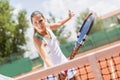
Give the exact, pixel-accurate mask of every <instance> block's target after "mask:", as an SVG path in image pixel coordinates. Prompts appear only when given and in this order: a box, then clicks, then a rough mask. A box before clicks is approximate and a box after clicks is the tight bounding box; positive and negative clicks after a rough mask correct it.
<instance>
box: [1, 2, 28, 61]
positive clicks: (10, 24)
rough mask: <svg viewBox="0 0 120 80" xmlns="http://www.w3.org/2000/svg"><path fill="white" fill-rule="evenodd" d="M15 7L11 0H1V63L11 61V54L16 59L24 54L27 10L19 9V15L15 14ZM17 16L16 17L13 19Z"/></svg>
mask: <svg viewBox="0 0 120 80" xmlns="http://www.w3.org/2000/svg"><path fill="white" fill-rule="evenodd" d="M13 10H14V8H13V7H12V6H10V4H9V0H0V63H4V62H5V61H6V59H7V61H10V60H11V59H10V58H9V57H10V56H11V55H14V54H19V55H18V56H12V57H13V58H14V59H17V58H18V59H19V58H21V57H22V56H23V53H24V51H25V50H24V49H23V48H22V46H24V45H25V44H26V40H25V31H26V29H27V28H28V20H27V19H26V11H25V10H21V11H19V13H18V15H17V16H15V15H13ZM15 17H17V18H16V19H13V18H15Z"/></svg>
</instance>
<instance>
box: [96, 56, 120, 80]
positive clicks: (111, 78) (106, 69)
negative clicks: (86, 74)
mask: <svg viewBox="0 0 120 80" xmlns="http://www.w3.org/2000/svg"><path fill="white" fill-rule="evenodd" d="M98 63H99V66H100V70H101V75H102V77H103V80H119V79H120V54H119V55H115V56H111V57H109V58H106V59H103V60H99V61H98Z"/></svg>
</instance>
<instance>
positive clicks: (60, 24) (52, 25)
mask: <svg viewBox="0 0 120 80" xmlns="http://www.w3.org/2000/svg"><path fill="white" fill-rule="evenodd" d="M73 16H74V14H73V12H71V11H70V10H69V11H68V17H66V18H65V19H63V20H61V21H59V22H58V23H54V24H51V25H50V28H51V29H52V30H55V29H57V28H59V27H60V26H62V25H63V24H65V23H66V22H67V21H69V20H70V19H71V18H72V17H73Z"/></svg>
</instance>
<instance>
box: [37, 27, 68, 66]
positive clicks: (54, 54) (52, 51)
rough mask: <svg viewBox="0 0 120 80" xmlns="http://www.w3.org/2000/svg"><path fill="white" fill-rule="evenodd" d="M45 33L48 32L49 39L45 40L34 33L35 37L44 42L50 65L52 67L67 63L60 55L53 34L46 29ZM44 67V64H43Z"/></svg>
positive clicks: (62, 55)
mask: <svg viewBox="0 0 120 80" xmlns="http://www.w3.org/2000/svg"><path fill="white" fill-rule="evenodd" d="M47 31H48V32H49V34H50V36H51V39H47V38H45V37H43V36H41V35H40V34H39V33H35V36H37V37H39V38H40V39H42V40H44V41H45V42H46V43H47V45H46V50H47V52H48V53H49V55H50V58H51V61H52V63H53V64H54V65H57V64H61V63H64V62H67V61H68V60H67V58H66V57H65V56H64V54H63V53H62V51H61V49H60V47H59V44H58V41H57V38H56V37H55V35H54V33H53V32H52V31H51V30H50V29H48V28H47ZM44 67H46V66H45V64H44Z"/></svg>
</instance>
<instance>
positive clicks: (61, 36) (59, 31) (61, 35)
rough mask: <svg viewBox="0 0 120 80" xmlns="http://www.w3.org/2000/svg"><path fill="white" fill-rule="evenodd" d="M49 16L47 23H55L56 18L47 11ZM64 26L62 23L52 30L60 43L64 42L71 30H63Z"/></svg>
mask: <svg viewBox="0 0 120 80" xmlns="http://www.w3.org/2000/svg"><path fill="white" fill-rule="evenodd" d="M49 16H50V19H49V20H47V21H48V23H56V18H55V17H54V16H53V15H52V14H51V13H49ZM65 27H66V26H65V25H63V26H62V27H60V28H59V29H57V30H54V31H53V32H54V34H55V35H56V37H57V39H58V41H59V42H60V44H64V43H66V42H67V39H68V38H69V37H70V36H71V32H69V31H65Z"/></svg>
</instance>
